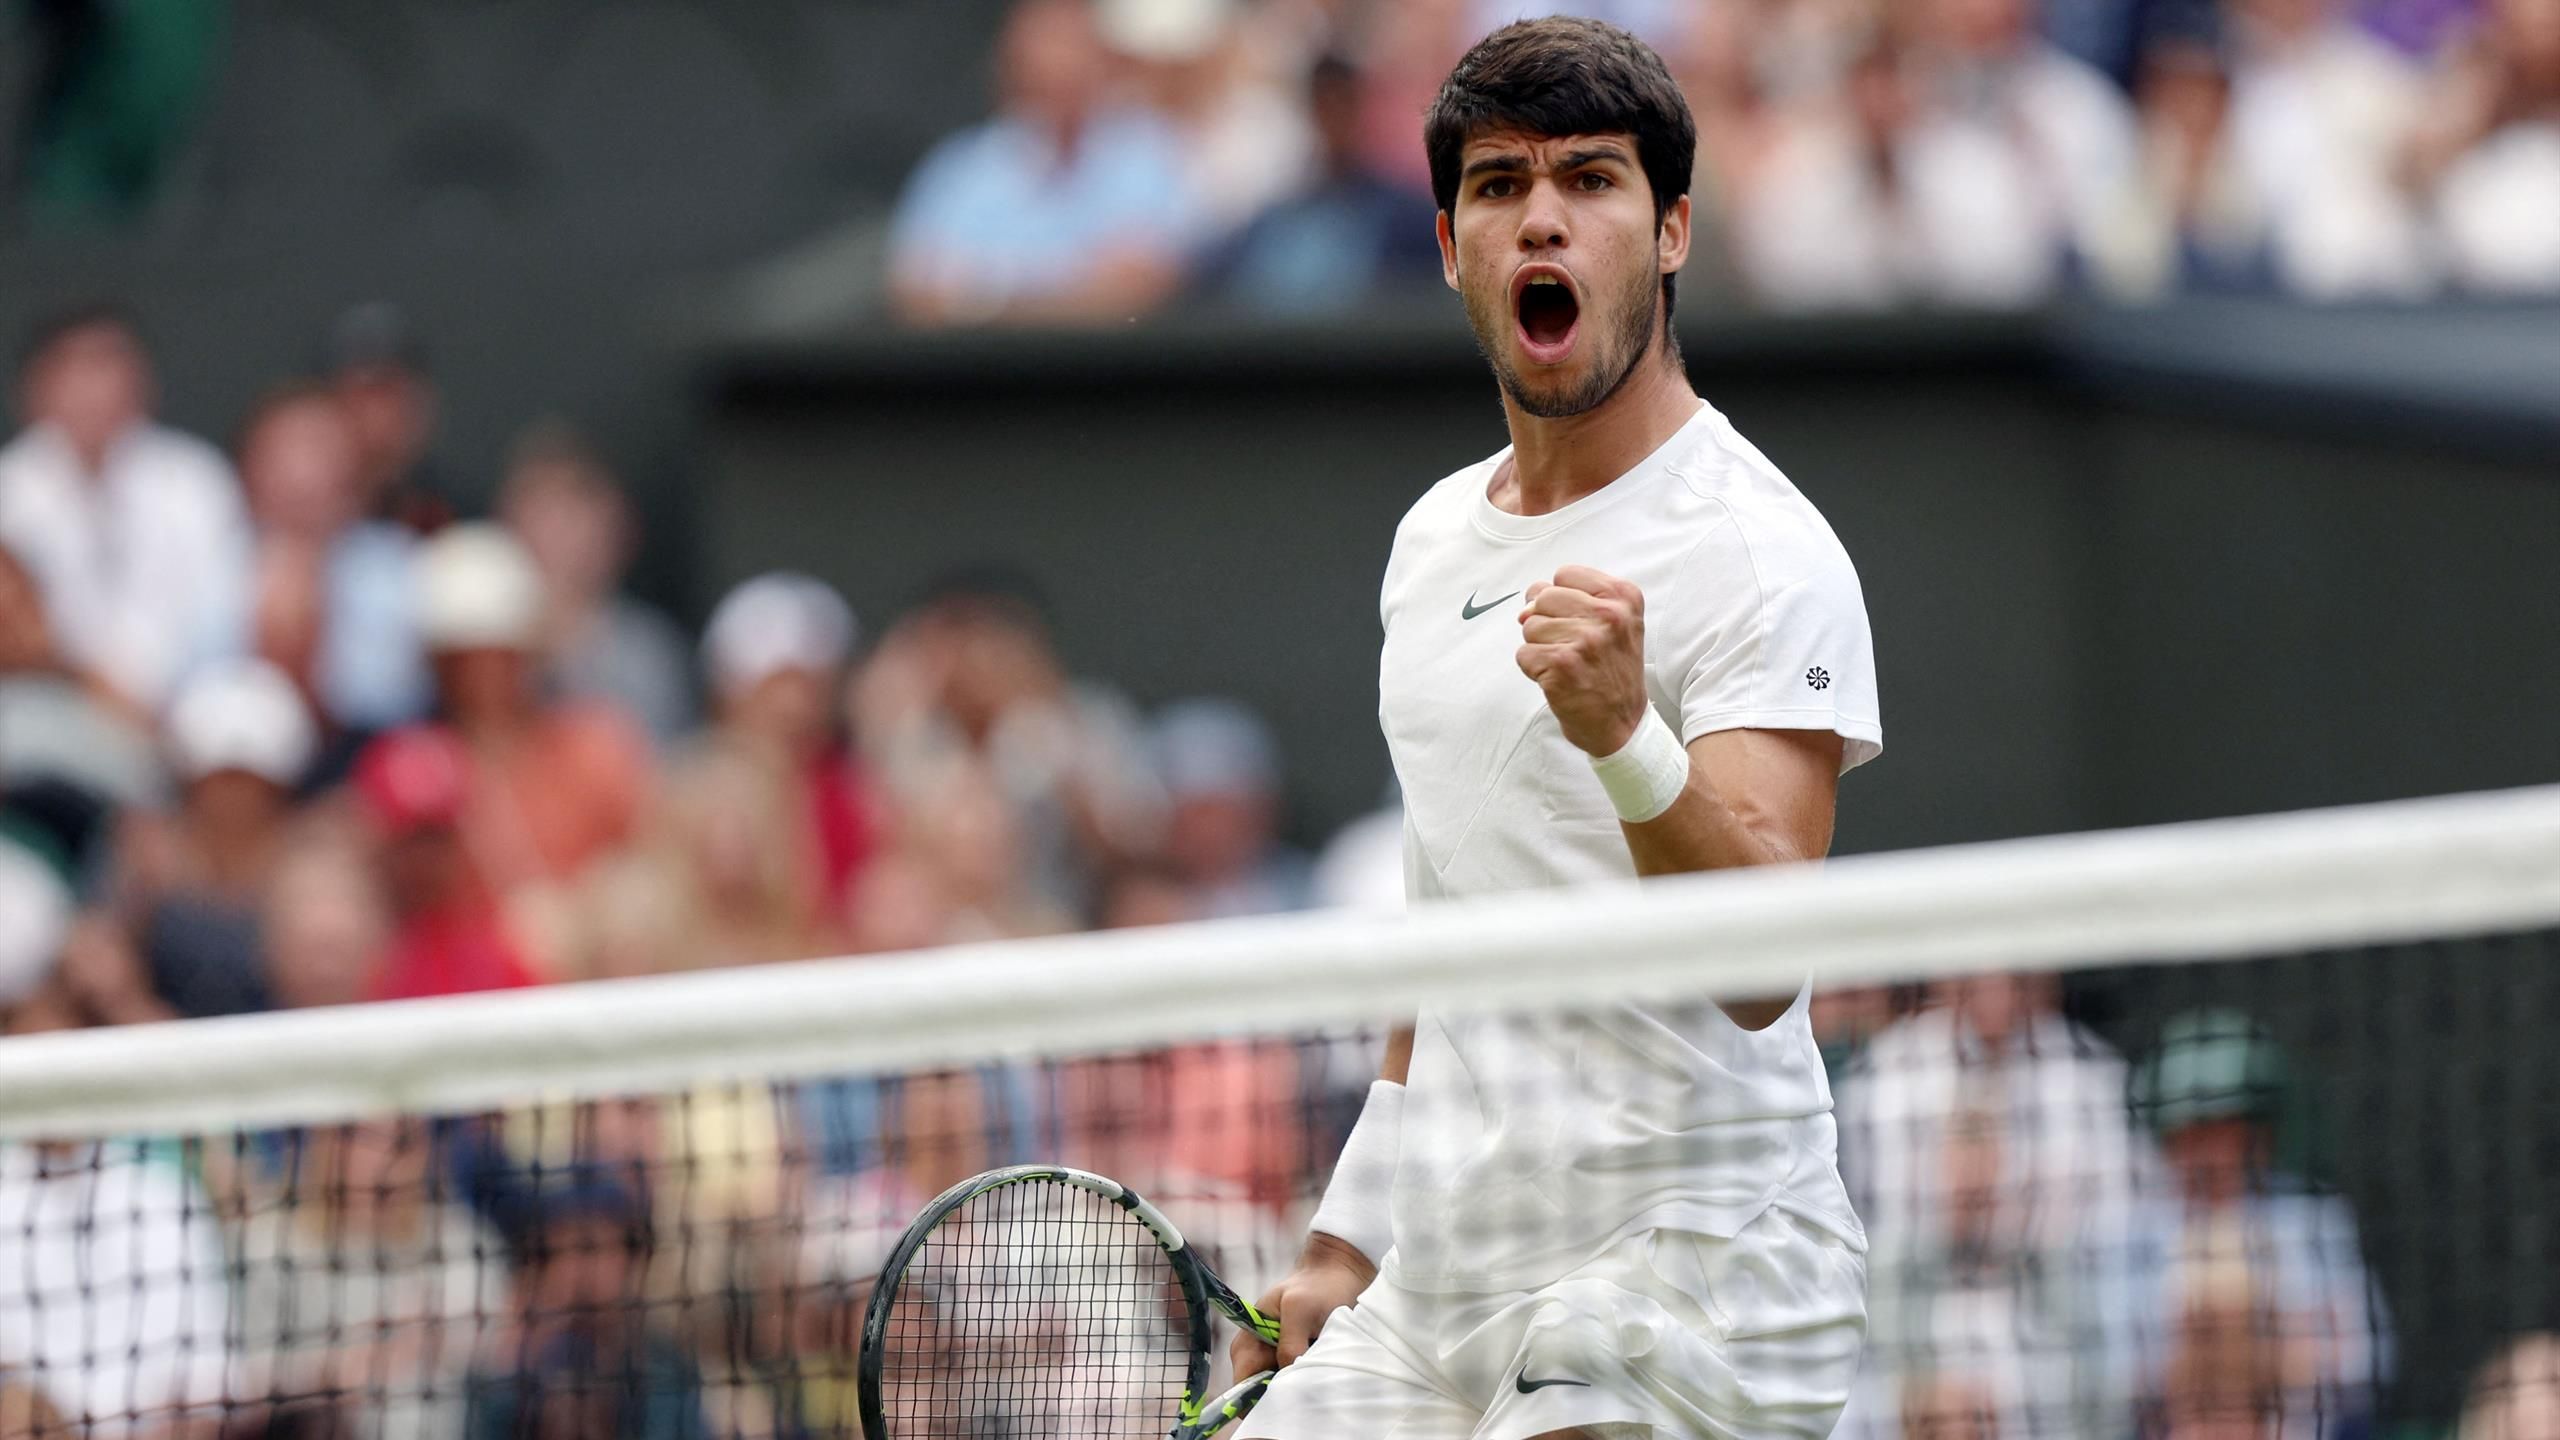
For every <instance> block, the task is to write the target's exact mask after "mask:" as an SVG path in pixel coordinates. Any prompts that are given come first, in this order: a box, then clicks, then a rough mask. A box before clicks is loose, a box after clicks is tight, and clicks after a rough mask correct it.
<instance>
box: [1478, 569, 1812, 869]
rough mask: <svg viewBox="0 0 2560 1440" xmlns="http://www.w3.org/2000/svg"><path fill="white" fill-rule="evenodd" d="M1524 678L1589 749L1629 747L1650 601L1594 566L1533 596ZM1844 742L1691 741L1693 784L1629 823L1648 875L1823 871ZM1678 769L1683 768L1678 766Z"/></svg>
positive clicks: (1757, 733)
mask: <svg viewBox="0 0 2560 1440" xmlns="http://www.w3.org/2000/svg"><path fill="white" fill-rule="evenodd" d="M1520 632H1521V641H1522V643H1521V646H1520V651H1519V656H1518V659H1519V662H1520V669H1521V671H1522V672H1523V673H1524V674H1526V675H1527V676H1528V677H1529V678H1530V679H1532V680H1534V681H1536V682H1537V683H1538V688H1539V689H1540V690H1542V691H1544V692H1545V694H1546V697H1547V708H1548V709H1550V710H1552V711H1554V712H1555V716H1556V723H1557V724H1558V726H1559V727H1561V728H1562V730H1563V731H1564V736H1565V738H1566V739H1567V740H1569V741H1571V742H1572V743H1573V744H1574V745H1575V746H1576V747H1577V748H1579V749H1581V750H1582V751H1583V752H1585V753H1586V754H1589V755H1591V756H1593V757H1595V758H1598V757H1602V756H1610V755H1616V754H1619V753H1620V752H1622V751H1624V750H1625V749H1626V748H1627V744H1628V742H1629V741H1630V740H1631V739H1633V738H1635V735H1636V731H1637V729H1638V727H1639V726H1641V725H1642V724H1643V723H1644V720H1645V717H1646V712H1647V710H1648V708H1649V707H1650V706H1651V704H1652V701H1651V699H1650V698H1649V697H1648V696H1647V694H1646V690H1645V658H1644V657H1645V650H1644V594H1643V592H1642V591H1641V590H1639V589H1638V588H1637V587H1636V586H1635V585H1633V584H1632V583H1630V582H1628V581H1625V580H1620V579H1618V578H1616V577H1615V576H1612V575H1607V574H1604V573H1602V572H1601V571H1598V570H1594V569H1591V568H1590V567H1588V566H1580V565H1568V566H1566V567H1565V568H1563V569H1561V570H1559V571H1557V572H1556V578H1555V580H1554V582H1553V583H1543V582H1542V583H1539V584H1535V585H1531V586H1530V587H1529V590H1528V596H1527V602H1526V604H1525V606H1524V607H1523V608H1522V610H1521V612H1520ZM1844 743H1845V742H1843V741H1842V739H1841V737H1840V736H1839V735H1837V734H1835V733H1833V732H1831V731H1828V730H1756V729H1735V730H1718V731H1713V732H1711V733H1708V734H1705V735H1701V736H1699V737H1698V738H1697V739H1695V740H1692V741H1690V742H1689V745H1688V753H1689V767H1688V770H1689V773H1688V779H1687V782H1686V783H1685V784H1684V785H1683V786H1682V788H1681V790H1680V792H1679V795H1678V798H1677V799H1675V800H1673V801H1672V802H1671V805H1670V807H1669V808H1668V809H1665V810H1663V811H1662V812H1661V813H1660V814H1658V815H1655V816H1652V817H1651V818H1649V819H1646V820H1643V821H1641V822H1634V823H1629V822H1626V821H1624V820H1621V822H1620V827H1619V828H1620V829H1621V831H1622V832H1623V833H1624V834H1625V835H1626V839H1627V852H1628V854H1629V855H1630V856H1632V857H1633V858H1634V860H1635V867H1636V873H1637V874H1639V875H1671V874H1679V873H1682V872H1686V871H1691V870H1721V869H1725V868H1727V867H1730V866H1736V865H1771V864H1777V863H1780V862H1783V861H1789V860H1818V859H1820V858H1822V856H1823V855H1825V854H1826V853H1828V852H1829V851H1830V849H1831V824H1832V814H1833V805H1834V801H1835V800H1836V798H1837V797H1838V794H1839V788H1840V761H1841V755H1842V750H1843V747H1844ZM1675 758H1676V757H1675Z"/></svg>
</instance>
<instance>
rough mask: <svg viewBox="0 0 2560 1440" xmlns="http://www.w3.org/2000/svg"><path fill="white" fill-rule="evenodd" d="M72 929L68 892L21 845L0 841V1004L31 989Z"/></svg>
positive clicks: (14, 1000) (15, 999)
mask: <svg viewBox="0 0 2560 1440" xmlns="http://www.w3.org/2000/svg"><path fill="white" fill-rule="evenodd" d="M70 929H71V892H70V891H69V890H68V889H66V888H65V887H64V886H63V883H62V877H60V876H58V875H56V874H54V873H53V867H51V866H49V865H47V864H45V863H44V861H42V860H40V859H38V858H36V856H35V855H34V854H33V853H32V852H30V851H29V850H28V849H27V848H26V847H25V846H23V845H19V844H15V843H12V842H10V841H6V840H0V1006H6V1005H15V1004H17V1003H18V1002H19V1001H21V1000H24V999H26V998H27V997H28V996H29V995H31V994H34V993H35V989H36V987H37V986H39V985H42V984H43V983H44V980H45V977H46V976H48V975H50V974H52V973H53V962H54V961H55V960H56V959H58V958H60V956H61V953H62V937H63V936H64V935H66V934H68V933H69V932H70Z"/></svg>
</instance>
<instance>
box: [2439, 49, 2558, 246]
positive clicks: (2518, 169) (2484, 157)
mask: <svg viewBox="0 0 2560 1440" xmlns="http://www.w3.org/2000/svg"><path fill="white" fill-rule="evenodd" d="M2428 110H2429V114H2430V117H2431V119H2430V123H2429V124H2428V125H2427V127H2426V131H2425V133H2424V134H2423V135H2422V136H2421V139H2420V143H2419V144H2418V146H2417V150H2416V163H2415V166H2414V167H2413V168H2414V169H2415V170H2416V172H2417V175H2418V178H2419V180H2420V182H2421V183H2422V184H2424V185H2427V186H2428V187H2429V188H2431V189H2432V192H2433V194H2434V198H2435V210H2436V218H2437V223H2438V225H2439V226H2440V227H2441V230H2442V234H2443V242H2444V247H2445V252H2446V253H2445V258H2446V261H2447V263H2448V264H2449V266H2450V267H2451V270H2452V275H2453V279H2454V280H2455V282H2456V283H2458V284H2460V285H2462V286H2463V287H2465V288H2466V289H2470V290H2476V291H2482V292H2487V293H2492V294H2514V295H2528V294H2543V295H2548V294H2554V293H2560V5H2554V4H2552V3H2551V0H2491V3H2490V4H2489V5H2488V6H2487V14H2486V15H2485V17H2483V20H2482V23H2481V25H2480V33H2479V35H2478V36H2477V38H2476V39H2475V40H2474V41H2473V43H2472V44H2471V45H2470V46H2469V47H2468V48H2467V49H2466V50H2465V51H2464V52H2463V54H2462V55H2461V56H2460V58H2459V59H2458V60H2457V62H2456V63H2455V64H2454V66H2453V67H2452V70H2451V73H2450V75H2449V76H2448V78H2447V81H2446V83H2445V85H2444V86H2443V93H2441V94H2440V95H2439V96H2438V97H2437V98H2436V99H2435V101H2434V102H2433V103H2432V104H2430V105H2429V107H2428Z"/></svg>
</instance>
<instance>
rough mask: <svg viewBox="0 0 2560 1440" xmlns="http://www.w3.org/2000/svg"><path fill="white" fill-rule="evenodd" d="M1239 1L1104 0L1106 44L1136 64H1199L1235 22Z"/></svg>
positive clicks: (1101, 13) (1102, 13) (1102, 16)
mask: <svg viewBox="0 0 2560 1440" xmlns="http://www.w3.org/2000/svg"><path fill="white" fill-rule="evenodd" d="M1235 14H1236V5H1235V0H1102V4H1101V7H1100V9H1099V11H1098V12H1097V14H1096V16H1095V18H1096V20H1097V21H1098V22H1099V23H1100V26H1101V29H1102V39H1103V43H1104V44H1106V45H1109V46H1110V47H1111V48H1112V49H1114V50H1116V51H1118V52H1119V53H1121V54H1123V55H1126V56H1128V57H1129V58H1131V59H1133V60H1160V61H1182V60H1197V59H1199V58H1200V57H1201V56H1203V55H1206V54H1208V53H1209V52H1210V51H1211V50H1212V49H1214V48H1216V46H1217V44H1218V41H1219V40H1220V39H1222V38H1224V37H1225V35H1226V33H1227V28H1228V26H1229V25H1231V24H1232V23H1233V22H1234V20H1235Z"/></svg>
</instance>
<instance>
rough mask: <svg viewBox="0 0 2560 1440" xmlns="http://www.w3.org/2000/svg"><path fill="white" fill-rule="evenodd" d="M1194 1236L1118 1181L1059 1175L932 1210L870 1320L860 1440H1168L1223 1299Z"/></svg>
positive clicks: (1185, 1407) (973, 1185) (1199, 1376)
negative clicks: (1073, 1438) (1193, 1248)
mask: <svg viewBox="0 0 2560 1440" xmlns="http://www.w3.org/2000/svg"><path fill="white" fill-rule="evenodd" d="M1213 1286H1215V1287H1216V1288H1217V1289H1220V1290H1223V1289H1224V1288H1225V1287H1224V1286H1223V1285H1220V1284H1219V1283H1218V1281H1217V1280H1216V1277H1215V1276H1213V1275H1210V1274H1208V1273H1207V1271H1206V1269H1205V1267H1203V1266H1202V1265H1201V1264H1200V1262H1199V1260H1198V1258H1197V1257H1196V1256H1193V1255H1192V1254H1191V1253H1190V1252H1189V1250H1188V1249H1187V1247H1186V1246H1185V1245H1184V1243H1183V1240H1182V1236H1181V1232H1179V1231H1178V1230H1175V1229H1174V1228H1173V1226H1172V1225H1171V1223H1170V1222H1168V1221H1166V1220H1165V1219H1164V1217H1163V1215H1162V1214H1160V1213H1158V1212H1157V1211H1156V1210H1155V1208H1154V1207H1153V1206H1151V1205H1148V1204H1147V1203H1146V1202H1145V1201H1144V1200H1141V1199H1139V1198H1138V1197H1137V1196H1136V1195H1134V1194H1132V1193H1131V1192H1130V1191H1129V1190H1127V1189H1126V1188H1125V1187H1123V1186H1122V1185H1120V1184H1119V1183H1118V1182H1116V1181H1113V1180H1111V1179H1109V1178H1107V1177H1104V1176H1100V1175H1095V1174H1092V1173H1090V1172H1087V1171H1082V1170H1074V1169H1070V1168H1067V1167H1064V1166H1056V1165H1013V1166H1007V1167H1005V1168H1003V1169H1000V1170H990V1171H987V1172H986V1173H984V1174H981V1175H974V1176H971V1177H970V1178H969V1179H967V1180H964V1181H961V1182H960V1183H959V1184H957V1185H954V1186H952V1187H951V1188H950V1189H949V1190H946V1191H944V1192H943V1193H942V1194H940V1195H938V1196H936V1197H934V1199H933V1201H932V1202H931V1203H929V1204H928V1205H926V1206H925V1208H924V1209H923V1210H922V1211H921V1212H920V1213H919V1214H918V1215H917V1216H916V1218H915V1220H914V1222H913V1223H911V1224H910V1225H909V1226H908V1227H907V1230H906V1233H905V1234H904V1235H902V1236H901V1237H899V1240H898V1243H897V1245H896V1246H895V1247H894V1248H893V1249H892V1250H891V1251H890V1254H889V1258H888V1261H887V1262H886V1263H885V1264H884V1265H883V1266H882V1267H881V1272H880V1282H879V1284H878V1285H877V1286H876V1287H874V1289H873V1290H872V1292H871V1299H870V1303H869V1305H868V1306H867V1307H866V1309H865V1311H864V1314H863V1324H862V1347H861V1356H860V1359H859V1361H858V1374H859V1377H860V1388H859V1401H858V1405H857V1409H858V1412H859V1414H860V1417H861V1420H862V1433H863V1436H864V1440H1011V1437H1012V1436H1014V1435H1017V1434H1021V1435H1030V1434H1047V1433H1072V1434H1077V1435H1091V1436H1094V1437H1097V1440H1103V1437H1112V1440H1116V1437H1120V1436H1123V1435H1126V1436H1130V1437H1145V1440H1156V1437H1160V1436H1164V1435H1168V1434H1171V1433H1173V1432H1174V1430H1175V1429H1176V1427H1178V1426H1181V1425H1185V1424H1188V1423H1190V1422H1191V1421H1192V1420H1193V1419H1194V1418H1195V1416H1197V1415H1198V1414H1199V1413H1200V1410H1199V1408H1198V1406H1199V1397H1200V1396H1201V1395H1202V1394H1203V1393H1204V1392H1205V1391H1206V1389H1207V1387H1208V1380H1209V1373H1210V1367H1211V1363H1212V1360H1213V1345H1214V1339H1215V1337H1214V1333H1213V1324H1212V1321H1211V1316H1212V1315H1213V1314H1215V1313H1217V1308H1218V1307H1217V1305H1216V1304H1215V1302H1213V1301H1212V1299H1211V1298H1210V1288H1211V1287H1213Z"/></svg>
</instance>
